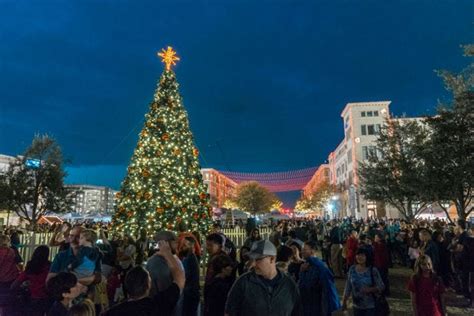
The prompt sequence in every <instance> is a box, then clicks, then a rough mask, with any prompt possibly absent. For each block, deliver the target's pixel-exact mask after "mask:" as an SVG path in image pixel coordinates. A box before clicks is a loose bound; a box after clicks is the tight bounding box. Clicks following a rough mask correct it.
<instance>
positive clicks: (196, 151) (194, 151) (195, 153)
mask: <svg viewBox="0 0 474 316" xmlns="http://www.w3.org/2000/svg"><path fill="white" fill-rule="evenodd" d="M193 155H194V157H197V156H199V150H198V149H197V148H194V149H193Z"/></svg>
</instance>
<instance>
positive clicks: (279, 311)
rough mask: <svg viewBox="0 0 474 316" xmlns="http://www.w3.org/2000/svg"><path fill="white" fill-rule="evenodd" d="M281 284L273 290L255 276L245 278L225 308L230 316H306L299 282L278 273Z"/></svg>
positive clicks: (233, 290) (229, 298)
mask: <svg viewBox="0 0 474 316" xmlns="http://www.w3.org/2000/svg"><path fill="white" fill-rule="evenodd" d="M277 272H278V276H277V277H276V278H278V283H277V284H276V285H275V287H274V288H273V289H271V288H269V287H268V286H267V285H265V283H264V282H263V281H262V280H261V278H260V277H259V276H258V275H257V274H256V273H255V272H254V271H251V272H247V273H245V274H243V275H242V276H241V277H240V278H239V279H238V280H237V281H236V282H235V283H234V285H233V286H232V288H231V290H230V292H229V296H228V297H227V302H226V306H225V312H226V313H227V314H229V315H230V316H241V315H242V316H247V315H272V316H290V315H291V316H294V315H302V304H301V297H300V292H299V290H298V287H297V286H296V284H295V282H294V281H293V280H292V279H291V278H290V277H289V276H287V275H286V274H284V273H283V272H281V271H278V270H277Z"/></svg>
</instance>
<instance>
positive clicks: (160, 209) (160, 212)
mask: <svg viewBox="0 0 474 316" xmlns="http://www.w3.org/2000/svg"><path fill="white" fill-rule="evenodd" d="M164 211H165V209H164V208H162V207H157V208H156V212H157V213H158V214H163V212H164Z"/></svg>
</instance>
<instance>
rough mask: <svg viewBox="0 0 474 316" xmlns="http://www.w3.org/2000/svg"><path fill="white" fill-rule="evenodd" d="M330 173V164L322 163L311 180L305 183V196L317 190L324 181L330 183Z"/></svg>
mask: <svg viewBox="0 0 474 316" xmlns="http://www.w3.org/2000/svg"><path fill="white" fill-rule="evenodd" d="M329 175H330V170H329V165H328V164H322V165H320V166H319V167H318V169H317V170H316V172H315V173H314V175H313V177H312V178H311V180H309V182H308V183H307V184H306V185H305V187H304V188H303V192H302V194H303V197H308V196H310V195H311V193H313V192H314V191H316V190H317V189H318V188H319V187H320V186H321V185H322V184H324V183H330V181H329Z"/></svg>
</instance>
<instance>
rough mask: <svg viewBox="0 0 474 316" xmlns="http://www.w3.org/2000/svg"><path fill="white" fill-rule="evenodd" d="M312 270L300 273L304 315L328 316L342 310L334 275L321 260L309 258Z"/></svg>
mask: <svg viewBox="0 0 474 316" xmlns="http://www.w3.org/2000/svg"><path fill="white" fill-rule="evenodd" d="M306 261H307V262H308V263H309V264H310V268H309V269H308V270H306V271H301V272H300V280H299V282H298V287H299V289H300V293H301V299H302V302H303V313H304V315H305V316H306V315H308V316H328V315H331V314H332V312H334V311H336V310H338V309H340V308H341V303H340V301H339V295H338V293H337V289H336V284H335V283H334V275H333V274H332V272H331V270H329V269H328V267H327V266H326V264H325V263H324V262H322V261H321V260H320V259H319V258H316V257H309V258H307V259H306Z"/></svg>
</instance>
